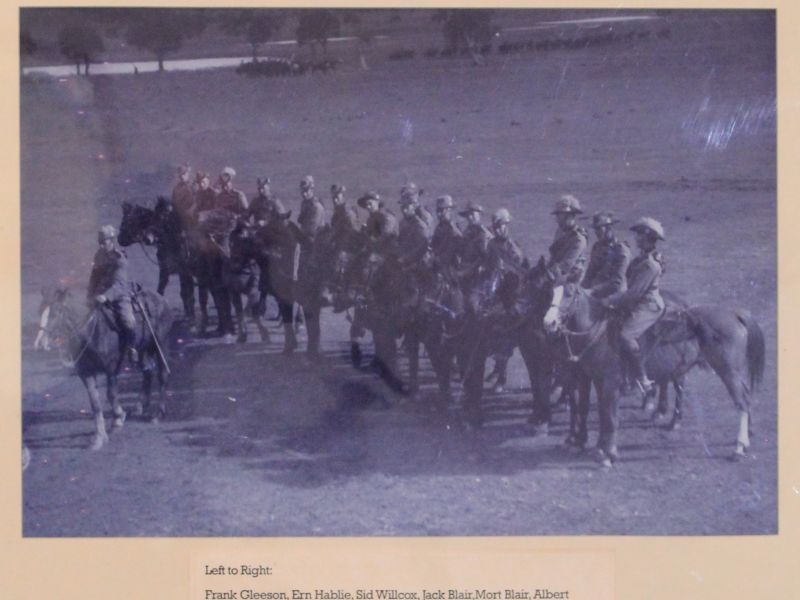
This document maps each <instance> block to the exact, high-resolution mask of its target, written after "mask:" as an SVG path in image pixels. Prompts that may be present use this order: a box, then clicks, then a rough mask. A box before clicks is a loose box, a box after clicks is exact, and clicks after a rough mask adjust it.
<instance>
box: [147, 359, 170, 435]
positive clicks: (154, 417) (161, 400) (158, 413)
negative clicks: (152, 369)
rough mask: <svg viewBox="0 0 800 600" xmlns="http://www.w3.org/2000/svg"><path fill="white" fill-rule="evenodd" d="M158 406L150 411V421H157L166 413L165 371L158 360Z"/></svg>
mask: <svg viewBox="0 0 800 600" xmlns="http://www.w3.org/2000/svg"><path fill="white" fill-rule="evenodd" d="M157 373H158V406H157V407H156V410H155V411H151V412H150V413H149V415H150V422H151V423H154V424H156V423H158V422H159V421H160V420H161V419H163V418H164V417H165V416H166V414H167V372H166V369H164V363H162V362H161V361H160V360H159V361H158V370H157Z"/></svg>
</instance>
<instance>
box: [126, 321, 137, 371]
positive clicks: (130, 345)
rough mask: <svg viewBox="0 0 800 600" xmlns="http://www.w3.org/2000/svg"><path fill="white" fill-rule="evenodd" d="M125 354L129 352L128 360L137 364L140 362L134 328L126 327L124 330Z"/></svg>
mask: <svg viewBox="0 0 800 600" xmlns="http://www.w3.org/2000/svg"><path fill="white" fill-rule="evenodd" d="M122 336H123V346H122V347H123V354H127V356H128V361H129V362H130V363H131V364H132V365H135V364H137V363H138V362H139V352H137V350H136V347H135V346H134V340H135V339H136V333H135V332H134V331H133V330H132V329H125V330H123V334H122Z"/></svg>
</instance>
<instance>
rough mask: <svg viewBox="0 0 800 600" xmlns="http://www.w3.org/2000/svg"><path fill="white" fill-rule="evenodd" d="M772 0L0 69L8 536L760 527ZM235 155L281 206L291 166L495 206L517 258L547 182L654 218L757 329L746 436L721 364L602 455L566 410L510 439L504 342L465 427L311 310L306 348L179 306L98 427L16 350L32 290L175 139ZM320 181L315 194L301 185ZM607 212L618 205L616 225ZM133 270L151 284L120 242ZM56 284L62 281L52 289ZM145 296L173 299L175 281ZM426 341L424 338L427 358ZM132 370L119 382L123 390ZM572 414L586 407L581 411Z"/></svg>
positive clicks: (357, 188) (81, 255)
mask: <svg viewBox="0 0 800 600" xmlns="http://www.w3.org/2000/svg"><path fill="white" fill-rule="evenodd" d="M772 25H773V22H772V21H771V20H769V19H763V18H758V19H752V18H745V17H744V16H742V14H741V13H737V14H734V15H731V16H730V17H729V18H726V17H725V16H717V17H714V19H713V21H712V20H710V19H706V20H703V21H696V22H695V21H691V20H689V19H686V18H683V19H680V20H675V21H674V22H672V23H671V24H670V27H671V36H670V37H669V38H650V39H647V40H645V41H629V42H619V43H616V44H611V45H608V46H605V47H602V48H588V49H581V50H553V51H548V52H540V53H535V52H534V53H531V52H527V53H523V54H518V55H509V56H500V55H492V56H491V58H490V60H489V61H488V64H487V66H484V67H472V66H471V65H470V64H469V61H468V60H466V59H464V60H460V59H452V60H445V59H438V60H425V59H423V58H419V59H415V60H413V61H405V62H404V61H399V62H390V61H384V62H380V61H374V62H373V64H372V68H371V69H370V70H368V71H359V70H357V69H356V68H355V65H349V64H345V65H344V66H343V67H342V69H340V70H339V71H338V72H336V73H335V74H333V75H327V76H326V75H313V76H304V77H300V78H290V79H257V80H256V79H244V78H241V77H239V76H237V75H235V74H234V73H233V72H232V71H229V70H220V71H213V72H198V73H167V74H153V75H144V74H143V75H138V76H108V77H92V78H80V79H78V78H67V79H65V80H63V81H59V80H53V81H39V80H37V81H23V83H22V88H21V89H22V185H23V191H22V199H21V201H22V273H23V276H22V296H23V315H22V322H23V343H24V345H23V348H22V357H23V374H22V375H23V397H22V408H23V438H24V440H25V442H26V444H27V445H28V446H29V447H30V448H31V450H32V462H31V465H30V467H29V468H28V469H27V470H26V471H25V472H24V475H23V480H24V481H23V493H24V496H23V511H24V515H23V529H24V535H26V536H227V535H233V536H237V535H242V536H244V535H247V536H261V535H270V536H271V535H332V536H335V535H356V536H358V535H492V534H496V535H507V534H508V535H530V534H565V535H582V534H622V535H626V534H634V535H643V534H670V535H695V534H702V535H706V534H709V535H711V534H713V535H718V534H763V533H774V532H776V531H777V501H776V494H777V399H776V347H777V341H776V340H777V336H776V242H775V236H776V190H775V175H776V138H775V119H776V115H775V69H774V59H775V55H774V33H773V32H772V30H771V27H772ZM184 161H188V162H189V163H191V164H192V165H193V166H195V167H196V168H200V169H208V170H211V171H213V172H218V171H219V170H220V169H221V168H222V167H223V166H226V165H232V166H234V167H235V168H236V170H237V172H238V176H237V178H236V182H237V184H238V186H239V187H240V188H241V189H243V190H244V191H246V192H247V193H248V195H250V194H252V193H253V192H254V191H255V190H254V188H255V179H256V177H257V176H264V175H269V176H271V178H272V181H273V190H274V191H276V192H277V193H278V195H279V196H280V197H281V198H283V200H284V202H286V203H287V205H289V206H290V207H291V208H293V209H294V211H295V214H297V209H298V207H299V194H298V192H297V182H298V181H299V180H300V178H301V177H302V176H303V175H305V174H307V173H311V174H313V175H314V176H315V178H316V180H317V182H318V187H319V189H320V191H321V192H324V191H325V190H326V189H327V187H328V185H329V184H330V183H332V182H334V181H341V182H343V183H345V184H346V185H347V187H348V190H349V191H348V194H349V196H350V197H351V198H355V197H356V196H357V195H358V194H360V193H361V192H363V191H366V190H368V189H375V190H377V191H378V192H380V193H381V194H382V195H383V196H384V197H385V198H387V199H389V204H390V206H391V207H392V208H396V206H395V202H396V199H397V197H398V191H399V188H400V186H401V185H402V184H403V183H404V182H405V181H406V180H408V179H413V180H414V181H416V182H418V183H419V184H420V185H421V186H422V187H423V188H424V189H425V194H424V198H426V199H427V202H429V203H431V202H432V199H433V198H435V197H436V196H437V195H440V194H442V193H449V194H451V195H452V196H453V197H454V198H455V199H456V201H457V202H458V203H459V204H463V203H466V201H467V200H476V201H478V202H480V203H482V204H483V205H484V206H486V207H488V208H489V209H490V210H494V209H495V208H499V207H500V206H506V207H508V208H509V209H510V211H511V213H512V214H513V216H514V222H513V224H512V235H514V236H515V237H516V239H517V240H518V242H519V243H520V245H521V246H522V247H523V249H524V250H525V252H526V253H527V254H528V255H529V256H531V257H533V258H538V256H539V255H540V254H542V253H545V252H546V249H547V246H548V245H549V243H550V240H551V238H552V235H553V231H554V227H555V225H554V222H553V220H552V217H551V216H550V209H551V205H552V203H553V201H554V199H555V198H557V196H558V195H559V194H561V193H567V192H568V193H572V194H575V195H576V196H578V197H579V198H580V200H581V202H582V203H583V205H584V207H585V208H586V210H587V212H588V213H589V214H591V213H592V212H594V211H597V210H601V209H611V210H614V211H616V212H617V213H618V214H619V215H621V216H622V218H623V220H624V223H625V224H628V225H629V224H630V223H631V222H632V221H633V220H634V219H635V218H637V217H639V216H641V215H645V214H646V215H652V216H654V217H656V218H658V219H659V220H661V221H662V222H663V223H664V226H665V228H666V232H667V237H668V241H667V243H665V244H664V245H663V252H664V254H665V256H666V265H667V267H666V273H665V275H664V278H663V286H664V287H665V288H668V289H671V290H673V291H675V292H679V293H681V294H684V295H685V297H686V298H687V299H688V300H689V301H690V302H691V303H692V304H706V303H713V304H720V305H724V306H731V307H741V308H746V309H748V310H750V311H752V312H753V314H754V315H755V316H756V318H757V320H758V321H759V323H760V324H761V326H762V328H763V329H764V332H765V336H766V340H767V371H766V375H765V380H764V384H763V386H762V388H761V390H760V393H759V395H758V400H757V404H756V407H755V409H754V438H753V446H752V451H751V453H750V455H749V456H748V458H747V459H746V460H744V461H743V462H740V463H736V464H734V463H731V462H729V461H728V460H727V457H728V455H729V454H730V452H731V451H732V449H733V443H734V441H735V436H736V427H737V417H736V412H735V410H734V408H733V405H732V402H731V401H730V399H729V398H728V397H727V394H726V393H725V390H724V389H723V386H722V384H721V383H720V381H719V380H718V379H717V378H716V377H715V376H714V375H713V374H710V373H706V372H694V373H693V374H692V375H691V378H690V397H689V400H688V402H687V406H686V410H685V417H684V421H683V426H682V428H680V429H679V430H677V431H674V432H669V431H666V430H665V429H664V428H663V427H662V426H661V425H662V424H661V423H659V422H653V421H651V420H649V419H647V418H646V416H645V415H644V414H643V413H642V412H641V410H639V408H638V400H637V399H636V398H633V397H630V398H626V399H623V403H622V404H623V408H622V431H621V436H620V444H621V445H620V452H621V461H620V462H619V463H618V465H616V466H615V467H614V468H613V469H612V470H610V471H604V470H602V469H600V468H599V467H598V466H597V464H596V462H595V460H594V459H593V458H592V456H591V455H590V454H588V453H587V454H576V453H571V452H568V451H566V450H564V449H562V448H561V446H560V444H561V441H562V439H563V437H564V435H565V428H566V423H567V413H566V411H565V410H564V408H563V407H558V408H557V410H556V413H555V425H554V427H553V428H552V431H551V435H550V436H549V437H548V438H546V439H544V440H542V439H538V438H537V439H535V440H534V439H533V438H531V436H530V434H529V432H528V431H527V429H526V426H525V421H526V418H527V416H528V413H529V402H530V392H529V389H528V381H527V375H526V373H525V371H524V368H523V365H522V362H521V360H520V359H519V356H518V355H515V357H514V359H513V360H512V364H511V374H510V386H509V388H510V389H509V391H508V392H507V393H504V394H500V395H496V394H492V393H489V392H488V390H487V396H486V406H487V408H488V411H489V418H488V422H487V424H486V426H485V427H484V428H483V429H482V430H480V431H465V430H464V429H462V428H461V427H459V426H458V414H459V410H458V405H456V406H454V407H453V409H452V411H451V412H450V413H449V414H446V415H438V414H435V413H433V412H432V411H431V410H430V408H429V407H430V400H431V398H432V397H433V393H434V387H433V382H432V377H431V374H430V373H429V372H426V376H427V379H426V382H425V383H426V385H425V386H424V387H423V389H422V392H421V393H420V395H419V396H418V397H415V398H400V397H397V396H395V395H393V394H392V393H391V392H389V391H388V390H387V389H386V388H385V387H384V386H383V385H382V384H381V383H380V382H379V381H378V380H377V379H376V377H375V376H374V375H372V374H369V373H364V372H360V371H356V370H354V369H352V368H351V367H350V366H349V364H348V363H347V360H346V356H345V350H346V342H347V324H346V323H345V322H344V319H343V318H342V317H341V315H333V314H330V313H327V312H326V313H324V316H323V337H324V343H323V348H324V350H325V354H326V359H327V360H326V362H325V364H324V365H322V366H312V365H310V364H308V363H306V362H305V361H304V360H303V359H302V358H301V357H295V358H286V357H283V356H282V355H280V354H279V350H280V348H281V345H282V337H281V332H280V330H279V329H274V334H273V336H272V341H271V342H270V343H264V342H260V341H258V336H257V334H256V333H255V332H254V331H251V333H252V334H253V335H251V339H255V340H256V341H251V342H249V343H247V344H243V345H234V346H225V345H222V344H220V343H219V342H218V341H216V340H214V341H207V340H194V339H192V338H191V336H188V335H187V334H186V333H185V332H183V331H181V330H178V331H176V336H175V339H174V341H173V347H172V349H171V359H172V361H173V365H172V366H173V370H174V371H175V375H174V377H173V379H172V382H171V385H170V389H171V396H170V405H169V411H170V413H169V417H168V419H167V420H166V421H165V422H163V423H162V424H160V425H157V426H153V425H150V424H148V423H145V422H143V421H139V420H137V419H135V418H131V419H130V420H129V421H128V422H127V423H126V425H125V427H124V428H122V429H121V430H118V431H115V432H114V433H113V434H112V437H111V443H110V445H108V446H107V447H106V448H104V449H103V450H102V451H100V452H96V453H93V452H90V451H88V450H86V446H87V444H88V441H89V436H90V434H91V432H92V422H91V420H90V415H89V404H88V399H87V397H86V395H85V392H84V391H83V389H82V386H81V384H80V382H79V380H77V378H75V377H70V376H69V373H68V372H66V371H65V370H64V368H63V367H62V366H61V365H60V363H59V361H58V358H57V356H56V355H55V354H54V353H35V352H33V351H32V350H31V347H32V342H33V335H34V333H35V320H36V309H37V306H38V297H39V290H40V289H41V287H42V286H44V285H48V284H51V283H52V282H54V281H55V280H57V279H59V278H67V279H71V280H73V281H74V282H75V285H76V288H78V289H80V288H82V287H83V286H84V285H85V281H86V280H87V278H88V273H89V268H90V263H91V258H92V255H93V252H94V248H95V245H96V242H95V230H96V228H97V226H98V225H99V224H101V223H104V222H113V223H115V224H118V223H119V220H120V217H121V211H120V203H121V201H122V200H123V199H131V198H139V199H144V198H148V199H151V201H152V199H154V197H155V195H156V194H159V193H167V192H168V191H169V190H170V189H171V179H172V174H173V170H174V167H175V165H177V164H179V163H182V162H184ZM323 197H324V199H325V200H326V201H328V199H327V197H326V196H323ZM623 231H624V229H623ZM129 256H130V257H131V262H132V265H133V266H132V269H133V273H134V275H135V277H136V278H137V279H139V280H140V281H141V282H142V283H143V284H144V285H145V286H147V287H153V288H154V287H155V284H156V280H157V272H156V268H155V266H153V265H152V264H151V263H150V262H149V259H148V257H147V256H146V255H145V254H144V253H143V252H142V251H141V249H139V248H132V249H131V250H130V252H129ZM77 293H78V294H80V293H81V291H78V292H77ZM168 298H169V300H170V302H171V303H172V304H173V305H174V306H175V308H176V310H177V308H178V306H179V305H180V302H179V299H178V294H177V281H175V282H173V283H171V284H170V288H169V289H168ZM425 364H427V362H426V363H425ZM138 386H139V376H138V375H135V374H128V375H126V377H125V378H124V380H123V382H122V389H123V392H124V395H123V402H124V403H125V404H126V405H128V406H131V405H133V403H134V402H135V401H136V396H137V391H138ZM590 425H591V430H592V432H593V434H592V439H593V437H594V435H595V434H594V432H596V415H595V414H594V411H593V415H592V421H591V424H590Z"/></svg>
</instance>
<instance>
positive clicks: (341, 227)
mask: <svg viewBox="0 0 800 600" xmlns="http://www.w3.org/2000/svg"><path fill="white" fill-rule="evenodd" d="M360 231H361V223H360V222H359V219H358V213H357V212H356V209H355V208H353V207H352V206H347V205H346V204H337V205H335V206H334V207H333V214H332V215H331V233H332V239H333V247H334V249H335V250H336V252H341V251H346V252H353V253H354V252H357V251H358V250H359V232H360Z"/></svg>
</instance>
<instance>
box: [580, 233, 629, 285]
mask: <svg viewBox="0 0 800 600" xmlns="http://www.w3.org/2000/svg"><path fill="white" fill-rule="evenodd" d="M630 260H631V250H630V247H629V246H628V244H627V243H625V242H623V241H620V240H618V239H617V238H616V237H612V238H611V239H602V240H598V241H597V242H595V244H594V246H592V252H591V256H590V258H589V266H588V267H587V268H586V274H585V275H584V277H583V282H582V284H581V285H582V286H583V287H584V288H587V289H589V290H591V293H592V295H593V296H594V297H596V298H605V297H606V296H611V295H613V294H616V293H618V292H622V291H625V289H626V288H627V281H626V272H627V269H628V265H629V263H630Z"/></svg>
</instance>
